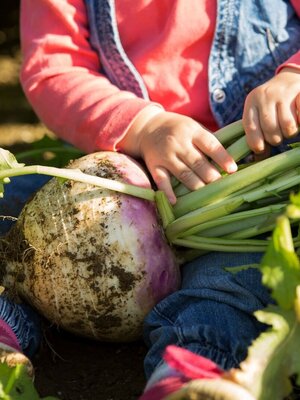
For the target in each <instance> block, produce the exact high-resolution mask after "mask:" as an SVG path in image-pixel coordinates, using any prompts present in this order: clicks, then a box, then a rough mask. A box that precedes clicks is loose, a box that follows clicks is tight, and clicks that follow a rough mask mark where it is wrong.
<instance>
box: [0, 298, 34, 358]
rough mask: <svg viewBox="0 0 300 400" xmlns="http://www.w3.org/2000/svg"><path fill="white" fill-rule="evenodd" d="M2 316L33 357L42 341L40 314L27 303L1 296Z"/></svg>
mask: <svg viewBox="0 0 300 400" xmlns="http://www.w3.org/2000/svg"><path fill="white" fill-rule="evenodd" d="M0 318H1V319H2V320H3V321H5V322H6V323H7V324H8V325H9V326H10V328H11V329H12V330H13V332H14V333H15V335H16V337H17V339H18V342H19V344H20V347H21V349H22V350H23V352H24V354H25V355H26V356H28V357H32V356H33V355H34V353H35V352H36V350H37V349H38V347H39V344H40V341H41V327H40V320H39V317H38V315H37V314H36V313H35V312H34V311H33V310H32V309H31V308H30V307H29V306H27V305H26V304H15V303H13V302H12V301H10V300H9V299H8V298H7V297H5V296H3V295H2V296H0Z"/></svg>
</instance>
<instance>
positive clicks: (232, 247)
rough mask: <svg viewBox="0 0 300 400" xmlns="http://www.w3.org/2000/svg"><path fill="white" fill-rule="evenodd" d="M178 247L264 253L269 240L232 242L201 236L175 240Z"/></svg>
mask: <svg viewBox="0 0 300 400" xmlns="http://www.w3.org/2000/svg"><path fill="white" fill-rule="evenodd" d="M173 244H175V245H177V246H183V247H189V248H193V249H199V250H208V251H226V252H239V253H243V252H264V251H265V249H266V248H267V245H268V241H267V240H249V239H247V240H232V239H220V238H205V237H199V236H187V237H185V238H178V239H176V240H174V242H173Z"/></svg>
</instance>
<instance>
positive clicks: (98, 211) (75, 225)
mask: <svg viewBox="0 0 300 400" xmlns="http://www.w3.org/2000/svg"><path fill="white" fill-rule="evenodd" d="M70 168H77V169H80V170H81V171H83V172H86V173H88V174H91V175H97V176H101V177H105V178H110V179H114V180H118V181H122V182H127V183H131V184H134V185H137V186H141V187H151V185H150V182H149V180H148V177H147V175H146V174H145V172H144V171H143V169H142V168H141V167H140V166H139V165H138V164H137V163H136V162H135V161H134V160H132V159H131V158H129V157H127V156H125V155H122V154H118V153H113V152H99V153H94V154H91V155H87V156H85V157H82V158H80V159H78V160H75V161H74V162H72V163H71V165H70ZM6 241H7V243H8V246H7V249H6V253H7V254H6V258H7V263H6V273H5V274H4V275H5V276H4V278H3V285H4V286H5V287H7V288H8V290H10V291H12V290H14V291H15V293H17V294H18V295H20V296H21V297H22V298H25V299H26V300H27V301H29V302H30V303H31V304H32V305H33V306H34V307H35V308H36V309H37V310H38V311H40V312H41V313H42V314H43V315H44V316H45V317H46V318H48V319H49V320H50V321H51V322H53V323H55V324H58V325H59V326H61V327H62V328H64V329H66V330H68V331H71V332H74V333H76V334H80V335H83V336H86V337H91V338H96V339H99V340H103V341H131V340H135V339H137V338H138V337H139V336H140V335H141V327H142V322H143V319H144V317H145V315H146V314H147V313H148V312H149V311H150V309H151V308H152V307H153V306H154V305H155V304H156V303H157V302H158V301H159V300H160V299H162V298H163V297H165V296H166V295H168V294H169V293H171V292H173V291H174V290H176V289H177V288H178V286H179V281H180V274H179V267H178V263H177V261H176V257H175V255H174V253H173V251H172V249H171V248H170V246H169V244H168V243H167V241H166V239H165V236H164V232H163V229H162V228H161V226H160V221H159V217H158V214H157V212H156V207H155V203H154V202H150V201H146V200H142V199H139V198H136V197H134V196H129V195H125V194H122V193H117V192H114V191H111V190H107V189H103V188H99V187H95V186H92V185H88V184H85V183H81V182H76V181H72V180H67V181H64V182H62V181H60V180H59V179H57V178H52V179H51V180H50V181H49V182H48V183H47V184H46V185H45V186H44V187H43V188H42V189H40V190H39V191H38V192H37V193H36V195H35V196H34V197H33V199H32V200H31V201H30V202H28V203H27V205H26V206H25V207H24V209H23V211H22V213H21V215H20V217H19V218H18V221H17V223H16V224H15V225H14V227H13V228H12V229H11V231H10V232H9V234H8V236H7V237H6Z"/></svg>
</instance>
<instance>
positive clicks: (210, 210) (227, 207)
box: [166, 196, 244, 242]
mask: <svg viewBox="0 0 300 400" xmlns="http://www.w3.org/2000/svg"><path fill="white" fill-rule="evenodd" d="M243 202H244V199H243V197H242V196H240V197H236V198H232V199H229V200H224V201H222V202H220V203H219V204H212V205H210V206H206V207H203V208H199V209H198V210H195V211H193V212H190V213H188V214H186V215H184V216H182V217H179V218H177V219H175V221H174V222H172V223H171V224H170V225H168V226H167V228H166V235H167V238H168V239H169V241H170V242H173V241H174V239H175V238H177V237H178V236H179V235H180V236H182V235H183V234H184V233H185V231H187V230H188V229H190V228H192V227H194V226H198V225H200V224H202V223H204V222H206V221H211V220H213V219H215V218H219V217H223V216H225V215H228V214H230V213H232V212H233V211H234V210H236V209H237V208H238V207H239V206H240V205H241V204H243Z"/></svg>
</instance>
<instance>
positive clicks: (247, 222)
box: [180, 204, 286, 237]
mask: <svg viewBox="0 0 300 400" xmlns="http://www.w3.org/2000/svg"><path fill="white" fill-rule="evenodd" d="M285 207H286V204H275V205H272V206H267V207H261V208H259V209H253V210H247V211H241V212H234V213H233V214H229V215H226V216H224V217H220V218H215V219H213V220H211V221H208V222H205V223H202V224H201V225H199V226H196V227H194V228H192V229H189V230H188V231H186V232H185V233H184V235H180V237H184V236H190V235H193V234H199V233H200V232H201V236H205V237H209V236H218V237H219V236H223V235H229V234H234V233H235V232H239V231H241V230H243V228H244V227H245V226H246V227H247V228H252V227H258V226H259V225H261V224H263V225H265V224H266V223H268V222H269V221H270V219H272V220H273V219H276V216H277V215H279V213H280V212H282V210H283V209H284V208H285Z"/></svg>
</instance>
